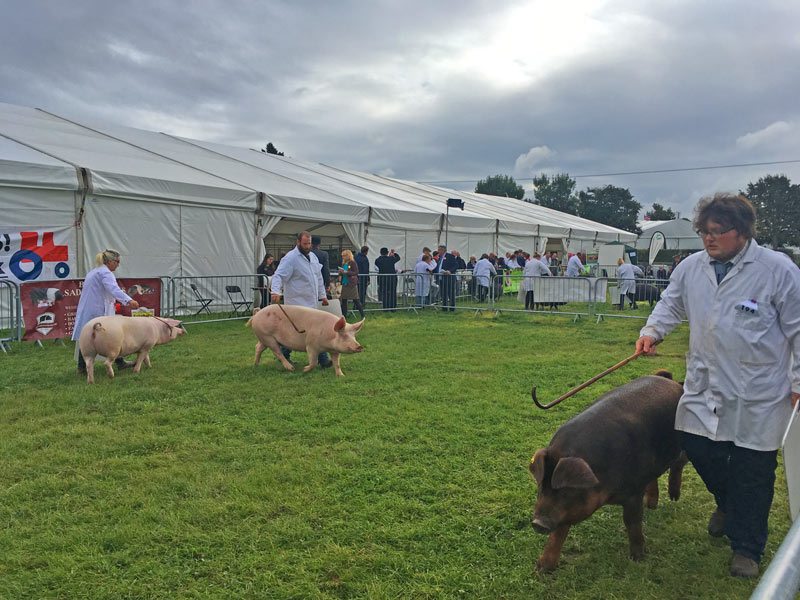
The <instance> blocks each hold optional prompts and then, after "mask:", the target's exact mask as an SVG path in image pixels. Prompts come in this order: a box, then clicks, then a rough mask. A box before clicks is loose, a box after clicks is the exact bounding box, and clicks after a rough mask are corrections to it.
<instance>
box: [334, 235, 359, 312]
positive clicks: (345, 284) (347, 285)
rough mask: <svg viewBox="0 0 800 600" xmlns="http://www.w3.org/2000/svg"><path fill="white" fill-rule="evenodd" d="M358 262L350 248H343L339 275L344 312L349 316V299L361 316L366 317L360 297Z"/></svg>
mask: <svg viewBox="0 0 800 600" xmlns="http://www.w3.org/2000/svg"><path fill="white" fill-rule="evenodd" d="M358 274H359V270H358V263H356V261H355V259H354V258H353V253H352V252H351V251H350V250H342V266H341V267H339V276H340V277H341V278H342V295H341V296H340V300H341V302H342V314H343V315H344V316H345V317H347V301H348V300H352V301H353V305H354V306H355V307H356V310H358V312H359V314H360V315H361V318H362V319H363V318H364V306H363V305H362V304H361V300H359V298H358V281H359V279H358Z"/></svg>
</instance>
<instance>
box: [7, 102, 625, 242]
mask: <svg viewBox="0 0 800 600" xmlns="http://www.w3.org/2000/svg"><path fill="white" fill-rule="evenodd" d="M0 136H4V137H0V140H2V139H5V140H7V143H5V144H4V145H3V146H0V185H2V184H3V182H4V181H6V182H9V181H12V182H13V181H14V178H15V177H16V178H19V175H15V174H14V173H15V171H16V170H19V169H16V168H15V165H16V166H17V167H18V166H19V165H31V164H34V165H41V166H42V168H44V167H45V166H47V167H48V168H51V169H54V168H55V169H61V172H62V173H64V170H65V169H70V168H71V169H72V170H73V174H72V177H73V178H76V175H75V173H74V171H75V169H76V168H78V169H80V168H83V169H86V170H87V171H88V174H89V179H90V186H91V187H90V191H91V192H92V193H93V194H95V195H107V196H119V197H127V198H139V199H143V200H147V199H150V198H152V199H156V200H162V201H173V202H181V203H188V204H194V205H209V206H217V207H228V208H236V209H242V210H253V211H255V210H257V209H258V193H259V192H260V193H263V195H264V200H265V202H264V206H263V207H262V210H263V212H264V213H265V214H267V215H274V216H281V217H289V218H306V219H308V218H311V219H314V220H317V221H332V222H338V223H341V222H345V223H348V222H349V223H369V224H371V225H380V226H381V227H388V228H396V229H416V230H428V231H435V230H438V229H439V228H440V227H441V226H442V215H443V214H445V212H446V200H447V199H448V198H461V199H463V200H464V201H465V204H466V206H465V210H463V211H461V210H450V211H449V217H448V227H449V228H450V229H451V230H452V231H454V232H455V231H460V232H467V233H473V232H479V233H493V232H494V231H495V229H499V231H501V232H503V233H506V234H510V235H522V236H541V237H572V238H578V239H589V240H595V241H598V242H603V241H633V240H635V239H636V235H635V234H633V233H629V232H626V231H622V230H619V229H615V228H613V227H609V226H606V225H602V224H600V223H595V222H593V221H589V220H587V219H582V218H580V217H576V216H573V215H568V214H565V213H560V212H558V211H555V210H552V209H548V208H545V207H542V206H537V205H535V204H531V203H528V202H523V201H520V200H517V199H513V198H501V197H496V196H487V195H483V194H476V193H473V192H459V191H456V190H452V189H447V188H441V187H435V186H431V185H425V184H420V183H414V182H411V181H403V180H399V179H393V178H388V177H381V176H378V175H372V174H369V173H362V172H357V171H349V170H346V169H340V168H337V167H333V166H329V165H324V164H318V163H310V162H306V161H302V160H297V159H293V158H288V157H284V156H277V155H271V154H265V153H263V152H257V151H254V150H248V149H244V148H237V147H233V146H226V145H223V144H216V143H212V142H204V141H199V140H192V139H188V138H180V137H175V136H170V135H166V134H163V133H155V132H150V131H144V130H140V129H132V128H128V127H122V126H118V125H109V124H102V125H100V124H85V123H77V122H75V121H71V120H68V119H66V118H62V117H59V116H57V115H54V114H51V113H48V112H45V111H42V110H38V109H33V108H26V107H19V106H13V105H10V104H2V103H0ZM9 143H10V144H11V146H10V147H11V148H12V149H13V150H9V149H8V148H7V146H9ZM4 148H5V150H4ZM20 148H26V150H25V152H23V150H20ZM28 173H29V174H28V175H26V176H25V177H33V179H34V180H35V179H36V177H35V176H32V175H31V174H30V173H32V172H31V171H30V169H29V170H28ZM54 173H55V172H54ZM53 176H54V175H53ZM45 181H47V179H46V178H45ZM76 181H77V179H76ZM34 183H35V181H34Z"/></svg>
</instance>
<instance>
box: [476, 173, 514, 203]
mask: <svg viewBox="0 0 800 600" xmlns="http://www.w3.org/2000/svg"><path fill="white" fill-rule="evenodd" d="M475 192H476V193H478V194H489V195H490V196H503V197H506V198H516V199H517V200H522V198H523V196H525V189H524V188H523V187H522V186H521V185H519V184H518V183H517V182H516V181H514V178H513V177H511V176H509V175H493V176H490V177H487V178H486V179H481V180H480V181H479V182H478V184H477V185H476V186H475Z"/></svg>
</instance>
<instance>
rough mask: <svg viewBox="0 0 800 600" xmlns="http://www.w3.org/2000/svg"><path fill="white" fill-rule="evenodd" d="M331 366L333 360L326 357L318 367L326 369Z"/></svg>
mask: <svg viewBox="0 0 800 600" xmlns="http://www.w3.org/2000/svg"><path fill="white" fill-rule="evenodd" d="M332 366H333V361H332V360H330V359H328V360H327V361H326V362H321V363H319V368H320V369H327V368H328V367H332Z"/></svg>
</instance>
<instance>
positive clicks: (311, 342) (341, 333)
mask: <svg viewBox="0 0 800 600" xmlns="http://www.w3.org/2000/svg"><path fill="white" fill-rule="evenodd" d="M363 325H364V320H363V319H362V320H361V321H359V322H358V323H353V324H348V323H347V321H345V319H344V317H337V316H335V315H332V314H330V313H327V312H325V311H322V310H317V309H314V308H306V307H305V306H292V305H282V304H270V305H269V306H267V307H266V308H262V309H261V310H258V311H256V313H255V314H254V315H253V317H252V318H251V319H250V320H249V321H248V322H247V326H248V327H252V328H253V333H255V334H256V337H257V338H258V343H257V344H256V360H255V364H258V363H259V361H260V360H261V353H262V352H264V350H266V349H267V348H269V349H270V350H272V353H273V354H275V357H276V358H277V359H278V360H279V361H281V364H282V365H283V366H284V367H285V368H286V369H287V370H288V371H294V365H292V363H290V362H289V361H288V360H286V358H284V356H283V354H282V353H281V349H280V347H281V346H284V347H286V348H289V349H291V350H299V351H301V352H307V353H308V366H306V367H304V368H303V371H304V372H308V371H311V370H313V369H314V368H315V367H316V366H317V358H318V356H319V353H320V352H330V353H331V360H332V361H333V368H334V371H335V372H336V375H337V377H341V376H342V375H343V373H342V369H341V367H339V355H340V354H342V353H344V354H352V353H354V352H361V351H362V350H363V349H364V347H363V346H362V345H361V344H359V343H358V342H357V341H356V333H357V332H358V331H359V330H360V329H361V327H362V326H363Z"/></svg>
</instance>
